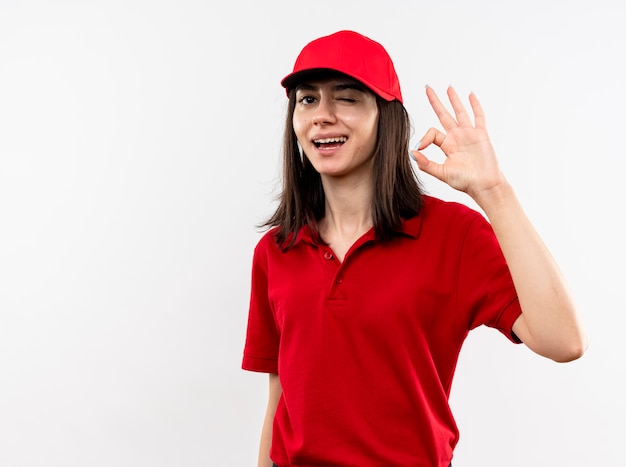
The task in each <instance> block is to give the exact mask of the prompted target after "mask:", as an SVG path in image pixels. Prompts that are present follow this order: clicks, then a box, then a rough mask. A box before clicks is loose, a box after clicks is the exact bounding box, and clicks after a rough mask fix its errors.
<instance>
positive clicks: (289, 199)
mask: <svg viewBox="0 0 626 467" xmlns="http://www.w3.org/2000/svg"><path fill="white" fill-rule="evenodd" d="M376 104H377V106H378V137H377V142H376V147H375V150H374V169H373V170H374V194H373V197H372V221H373V225H374V231H375V233H376V237H377V238H378V239H381V240H383V241H385V240H389V239H391V238H392V237H393V236H394V234H395V233H396V232H397V231H398V230H399V228H400V224H401V222H402V219H410V218H411V217H414V216H416V215H417V214H418V213H419V211H420V209H421V207H422V193H423V191H422V188H421V185H420V182H419V180H418V179H417V176H416V174H415V172H414V171H413V168H412V167H411V164H410V162H409V138H410V132H411V126H410V122H409V115H408V113H407V111H406V109H405V108H404V106H403V105H402V104H401V103H400V102H398V101H395V100H394V101H391V102H390V101H386V100H384V99H382V98H381V97H379V96H378V95H376ZM295 106H296V97H295V90H294V89H291V90H290V91H289V103H288V107H287V115H286V120H285V133H284V137H283V157H284V160H283V187H282V193H281V195H280V197H279V198H278V199H279V205H278V208H277V209H276V211H275V212H274V214H273V215H272V216H271V217H270V218H269V219H268V220H267V221H266V222H265V223H263V224H262V226H263V227H268V228H269V227H278V229H277V230H276V236H275V238H276V242H277V243H278V244H279V245H280V247H281V248H282V249H283V250H287V249H289V248H290V247H291V246H293V244H294V243H295V241H296V236H297V234H298V232H299V230H300V229H301V228H302V227H303V226H305V225H308V226H309V228H310V229H311V232H312V233H313V236H314V238H316V240H318V241H321V238H320V236H319V232H318V229H317V221H318V220H320V219H321V218H322V217H323V216H324V213H325V202H326V197H325V195H324V188H323V186H322V179H321V177H320V174H319V173H318V172H317V171H316V170H315V168H314V167H313V165H312V164H311V162H310V161H309V159H308V158H307V157H306V155H304V154H302V155H301V153H300V148H299V147H298V140H297V138H296V134H295V132H294V129H293V114H294V109H295Z"/></svg>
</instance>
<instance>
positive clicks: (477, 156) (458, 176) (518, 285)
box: [413, 87, 587, 362]
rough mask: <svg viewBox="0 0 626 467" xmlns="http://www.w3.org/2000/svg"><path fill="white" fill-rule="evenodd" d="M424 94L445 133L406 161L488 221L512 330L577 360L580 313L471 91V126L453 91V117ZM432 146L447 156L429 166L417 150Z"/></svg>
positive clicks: (542, 350)
mask: <svg viewBox="0 0 626 467" xmlns="http://www.w3.org/2000/svg"><path fill="white" fill-rule="evenodd" d="M426 93H427V96H428V99H429V101H430V104H431V106H432V107H433V110H434V111H435V113H436V114H437V116H438V118H439V121H440V122H441V124H442V126H443V128H444V130H445V133H444V132H442V131H440V130H437V129H435V128H431V129H430V130H428V132H426V134H425V135H424V137H423V138H422V140H421V141H420V144H419V146H418V148H417V150H415V151H413V156H414V157H415V160H416V162H417V164H418V167H419V168H420V170H422V171H424V172H426V173H428V174H430V175H432V176H434V177H436V178H438V179H440V180H442V181H443V182H445V183H447V184H448V185H450V186H451V187H453V188H455V189H457V190H461V191H464V192H466V193H467V194H468V195H469V196H471V197H472V199H473V200H474V201H475V202H476V203H477V204H478V206H480V208H481V209H482V210H483V211H484V213H485V215H486V216H487V218H488V219H489V222H490V223H491V225H492V227H493V230H494V232H495V235H496V237H497V239H498V242H499V244H500V247H501V249H502V252H503V254H504V257H505V258H506V261H507V263H508V266H509V269H510V271H511V276H512V277H513V282H514V284H515V289H516V291H517V294H518V297H519V301H520V305H521V308H522V314H521V316H520V317H519V318H518V319H517V321H516V322H515V323H514V325H513V332H514V333H515V335H517V337H519V338H520V339H521V340H522V342H524V344H526V345H527V346H528V347H529V348H530V349H531V350H533V351H534V352H536V353H538V354H540V355H543V356H544V357H548V358H550V359H552V360H555V361H557V362H568V361H571V360H575V359H577V358H579V357H580V356H581V355H582V354H583V353H584V352H585V349H586V347H587V336H586V334H585V331H584V328H583V325H582V322H581V319H580V316H579V313H578V311H577V309H576V306H575V304H574V301H573V299H572V297H571V295H570V292H569V291H568V288H567V284H566V282H565V280H564V278H563V275H562V274H561V271H560V270H559V268H558V266H557V264H556V262H555V260H554V258H553V257H552V255H551V254H550V251H549V250H548V248H547V247H546V245H545V244H544V242H543V241H542V240H541V238H540V236H539V235H538V233H537V231H536V230H535V228H534V227H533V225H532V223H531V222H530V220H529V219H528V217H527V216H526V213H525V212H524V210H523V208H522V206H521V204H520V203H519V201H518V199H517V197H516V195H515V192H514V190H513V188H512V187H511V185H510V184H509V182H508V181H507V180H506V178H505V177H504V175H503V174H502V172H501V171H500V169H499V167H498V162H497V158H496V156H495V152H494V150H493V147H492V145H491V142H490V140H489V136H488V133H487V130H486V126H485V117H484V113H483V111H482V108H481V106H480V103H479V102H478V99H477V98H476V96H475V95H474V94H470V97H469V100H470V105H471V107H472V111H473V114H474V123H472V121H471V118H470V116H469V114H468V113H467V112H466V110H465V108H464V107H463V104H462V103H461V100H460V99H459V97H458V95H457V94H456V92H455V91H454V89H453V88H452V87H449V88H448V98H449V99H450V103H451V104H452V108H453V109H454V113H455V117H453V116H452V115H451V114H450V113H449V112H448V111H447V110H446V108H445V107H444V106H443V104H442V103H441V101H440V100H439V98H438V97H437V95H436V94H435V92H434V91H433V89H432V88H429V87H427V89H426ZM431 144H434V145H436V146H439V147H440V148H441V149H442V151H443V152H444V154H445V155H446V160H445V162H444V163H443V164H438V163H436V162H433V161H430V160H429V159H428V158H427V157H426V156H424V154H423V153H421V152H420V151H422V150H423V149H425V148H426V147H428V146H430V145H431Z"/></svg>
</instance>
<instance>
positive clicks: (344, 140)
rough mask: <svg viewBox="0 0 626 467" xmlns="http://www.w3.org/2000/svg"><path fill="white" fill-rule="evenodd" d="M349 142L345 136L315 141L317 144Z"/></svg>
mask: <svg viewBox="0 0 626 467" xmlns="http://www.w3.org/2000/svg"><path fill="white" fill-rule="evenodd" d="M347 140H348V138H346V137H345V136H340V137H337V138H324V139H316V140H313V142H314V143H315V144H327V143H345V142H346V141H347Z"/></svg>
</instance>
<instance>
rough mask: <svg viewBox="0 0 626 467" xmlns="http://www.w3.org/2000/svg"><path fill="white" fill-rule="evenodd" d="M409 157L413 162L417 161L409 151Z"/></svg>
mask: <svg viewBox="0 0 626 467" xmlns="http://www.w3.org/2000/svg"><path fill="white" fill-rule="evenodd" d="M409 157H410V158H411V159H413V160H414V161H415V162H417V159H416V158H415V156H414V155H413V153H412V152H411V151H409Z"/></svg>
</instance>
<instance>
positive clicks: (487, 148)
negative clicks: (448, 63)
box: [412, 86, 506, 201]
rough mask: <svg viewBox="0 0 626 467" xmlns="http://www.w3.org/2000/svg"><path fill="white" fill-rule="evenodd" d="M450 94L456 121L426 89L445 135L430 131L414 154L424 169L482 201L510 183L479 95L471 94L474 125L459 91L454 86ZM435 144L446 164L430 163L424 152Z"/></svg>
mask: <svg viewBox="0 0 626 467" xmlns="http://www.w3.org/2000/svg"><path fill="white" fill-rule="evenodd" d="M447 93H448V98H449V99H450V104H452V108H453V109H454V113H455V117H456V118H455V117H453V116H452V115H451V114H450V113H449V112H448V111H447V110H446V108H445V107H444V105H443V104H442V103H441V101H440V100H439V97H438V96H437V94H436V93H435V91H434V90H433V89H432V88H430V87H428V86H427V87H426V95H427V96H428V100H429V102H430V105H431V106H432V108H433V110H434V111H435V113H436V114H437V117H438V118H439V122H440V123H441V125H442V126H443V129H444V131H445V133H444V132H442V131H440V130H438V129H436V128H430V129H429V130H428V131H427V132H426V134H425V135H424V137H423V138H422V139H421V140H420V143H419V145H418V147H417V148H416V150H415V151H413V152H412V153H413V156H414V158H415V160H416V162H417V165H418V167H419V168H420V170H422V171H424V172H426V173H427V174H430V175H432V176H434V177H436V178H438V179H439V180H442V181H443V182H445V183H447V184H448V185H450V186H451V187H453V188H455V189H457V190H460V191H464V192H466V193H467V194H469V195H470V196H471V197H472V198H474V199H475V200H476V201H478V198H480V197H482V196H483V195H487V194H488V192H489V191H491V190H492V189H494V188H497V187H499V186H500V185H501V184H502V183H505V182H506V180H505V178H504V176H503V174H502V173H501V172H500V169H499V167H498V161H497V158H496V155H495V152H494V150H493V147H492V145H491V141H490V140H489V135H488V133H487V128H486V125H485V115H484V113H483V109H482V107H481V106H480V103H479V102H478V99H477V98H476V96H475V95H474V94H473V93H472V94H470V95H469V102H470V105H471V107H472V112H473V114H474V122H472V118H471V116H470V115H469V114H468V113H467V111H466V110H465V107H464V106H463V104H462V103H461V99H459V96H458V95H457V93H456V91H455V90H454V89H453V88H452V87H451V86H450V87H449V88H448V92H447ZM431 144H434V145H436V146H438V147H440V148H441V150H442V151H443V152H444V154H445V155H446V160H445V162H444V163H443V164H439V163H437V162H434V161H432V160H429V159H428V158H427V157H426V156H425V155H424V154H423V153H422V152H421V151H423V150H424V149H426V148H427V147H428V146H430V145H431Z"/></svg>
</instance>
